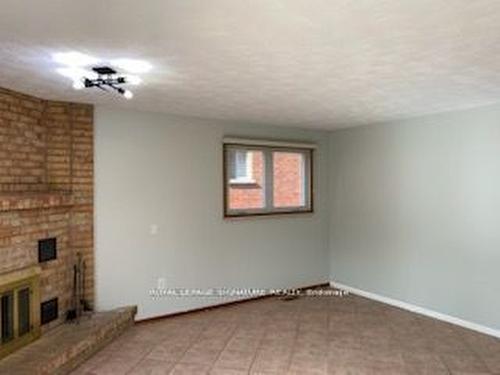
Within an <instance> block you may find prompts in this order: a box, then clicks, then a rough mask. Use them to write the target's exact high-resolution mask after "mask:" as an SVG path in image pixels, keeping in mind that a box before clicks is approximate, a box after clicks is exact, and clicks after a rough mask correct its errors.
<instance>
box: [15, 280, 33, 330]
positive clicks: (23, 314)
mask: <svg viewBox="0 0 500 375" xmlns="http://www.w3.org/2000/svg"><path fill="white" fill-rule="evenodd" d="M17 304H18V307H17V312H18V315H19V317H18V323H19V336H22V335H24V334H25V333H28V332H29V331H30V289H29V288H24V289H21V290H20V291H19V292H17Z"/></svg>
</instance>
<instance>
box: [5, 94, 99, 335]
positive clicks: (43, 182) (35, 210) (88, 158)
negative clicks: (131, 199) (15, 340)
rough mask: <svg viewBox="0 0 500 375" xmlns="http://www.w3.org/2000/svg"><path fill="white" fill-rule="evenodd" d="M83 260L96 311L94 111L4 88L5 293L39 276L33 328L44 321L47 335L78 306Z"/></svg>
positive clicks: (89, 296)
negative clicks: (77, 272)
mask: <svg viewBox="0 0 500 375" xmlns="http://www.w3.org/2000/svg"><path fill="white" fill-rule="evenodd" d="M77 254H80V255H81V257H82V259H83V261H84V263H85V266H86V267H85V271H84V276H83V280H84V299H85V300H86V301H88V302H89V304H90V305H92V303H93V290H94V282H93V274H94V256H93V107H92V106H91V105H86V104H76V103H67V102H58V101H51V100H43V99H39V98H35V97H32V96H28V95H24V94H20V93H16V92H13V91H10V90H7V89H3V88H0V291H2V290H4V292H3V293H4V294H5V293H7V292H5V290H6V289H5V288H4V289H2V285H3V284H4V286H5V283H7V282H10V283H13V285H15V283H16V280H13V279H12V278H13V277H14V275H16V274H19V275H26V274H30V272H34V271H33V270H37V271H36V272H37V282H36V283H34V284H33V285H35V286H36V288H37V289H38V291H37V293H39V296H37V297H39V302H38V300H37V302H36V304H37V305H36V306H33V307H32V309H34V310H35V311H36V314H35V315H36V316H35V317H34V318H33V319H32V320H34V321H35V322H36V321H37V320H38V318H40V316H38V314H41V317H42V319H41V321H43V323H45V324H42V325H41V329H40V331H41V332H42V334H43V332H45V331H47V330H48V329H50V328H52V327H54V326H55V325H58V324H59V323H61V322H62V321H64V319H65V318H66V312H67V311H68V309H70V308H72V306H73V305H74V303H73V302H74V301H73V285H74V282H73V279H74V269H73V268H74V265H75V264H76V262H77ZM19 282H22V280H19ZM2 283H3V284H2ZM22 293H23V291H22V290H21V291H20V292H19V297H17V294H15V295H16V297H15V298H20V299H21V298H24V297H22V296H23V294H22ZM25 294H26V293H25ZM0 297H2V296H0ZM4 300H5V301H6V302H5V304H6V306H7V307H5V311H9V310H8V309H9V308H10V307H9V305H8V301H9V298H8V297H6V298H5V299H4ZM0 301H2V299H0ZM18 302H19V301H18ZM16 303H17V302H16ZM19 303H20V302H19ZM0 305H1V302H0ZM16 306H18V305H16ZM0 307H2V306H0ZM47 309H48V311H49V314H48V315H47V316H48V318H47V316H45V318H44V316H43V314H42V312H44V311H45V310H47ZM18 310H19V307H16V309H15V310H13V311H18ZM54 310H55V312H54ZM0 311H2V310H1V309H0ZM30 313H31V314H33V311H31V310H30ZM35 322H31V324H33V323H35ZM8 323H9V322H7V323H5V322H3V324H4V325H5V329H8V328H9V327H8ZM9 324H10V323H9ZM18 324H20V323H18ZM16 329H20V328H19V327H16ZM1 344H2V342H1V337H0V345H1Z"/></svg>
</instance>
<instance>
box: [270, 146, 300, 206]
mask: <svg viewBox="0 0 500 375" xmlns="http://www.w3.org/2000/svg"><path fill="white" fill-rule="evenodd" d="M273 181H274V189H273V202H274V207H278V208H281V207H302V206H304V205H305V182H306V178H305V154H303V153H299V152H282V151H275V152H273Z"/></svg>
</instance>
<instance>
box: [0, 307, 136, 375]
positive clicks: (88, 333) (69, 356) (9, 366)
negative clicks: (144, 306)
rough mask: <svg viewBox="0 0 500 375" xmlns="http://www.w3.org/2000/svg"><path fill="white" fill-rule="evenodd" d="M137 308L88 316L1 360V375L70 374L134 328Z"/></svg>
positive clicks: (62, 326) (48, 333)
mask: <svg viewBox="0 0 500 375" xmlns="http://www.w3.org/2000/svg"><path fill="white" fill-rule="evenodd" d="M136 312H137V308H136V307H135V306H130V307H124V308H120V309H116V310H112V311H107V312H97V313H93V314H92V315H91V316H84V317H82V318H81V319H80V322H79V323H65V324H61V325H60V326H58V327H56V328H54V329H52V330H50V331H49V332H47V333H46V334H45V335H43V336H42V337H41V338H40V339H39V340H37V341H35V342H33V343H32V344H30V345H28V346H26V347H24V348H22V349H20V350H18V351H16V352H15V353H13V354H11V355H9V356H7V357H6V358H4V359H3V360H0V374H9V375H60V374H67V373H69V372H70V371H71V370H72V369H74V368H75V367H76V366H78V365H79V364H80V363H82V362H83V361H85V360H86V359H87V358H89V357H90V356H91V355H92V354H94V353H95V352H96V351H98V350H99V349H101V348H102V347H103V346H105V345H107V344H108V343H109V342H110V341H112V340H113V339H114V338H116V337H117V336H118V335H120V334H121V333H122V332H123V331H124V330H126V329H127V328H128V327H130V326H132V325H133V324H134V317H135V314H136Z"/></svg>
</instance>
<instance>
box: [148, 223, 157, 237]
mask: <svg viewBox="0 0 500 375" xmlns="http://www.w3.org/2000/svg"><path fill="white" fill-rule="evenodd" d="M149 233H151V234H152V235H155V234H157V233H158V225H156V224H151V227H150V228H149Z"/></svg>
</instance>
